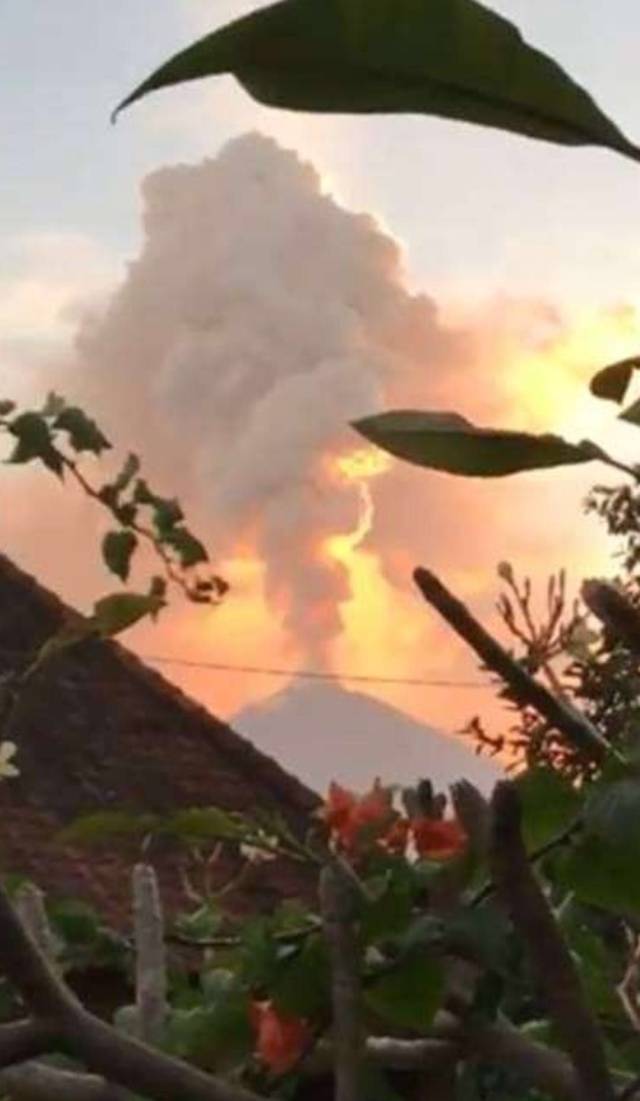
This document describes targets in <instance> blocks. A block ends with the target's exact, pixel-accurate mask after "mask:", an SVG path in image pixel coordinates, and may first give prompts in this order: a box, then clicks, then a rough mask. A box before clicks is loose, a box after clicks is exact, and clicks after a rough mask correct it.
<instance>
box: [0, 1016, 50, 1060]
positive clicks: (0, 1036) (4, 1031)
mask: <svg viewBox="0 0 640 1101" xmlns="http://www.w3.org/2000/svg"><path fill="white" fill-rule="evenodd" d="M54 1040H55V1033H54V1030H53V1029H52V1028H51V1026H50V1025H48V1024H47V1023H46V1022H45V1021H34V1020H25V1021H15V1022H11V1023H10V1024H6V1025H0V1067H10V1066H11V1065H12V1064H13V1063H23V1062H24V1061H25V1060H26V1059H33V1058H35V1056H36V1055H44V1054H46V1052H48V1051H51V1047H52V1043H53V1042H54Z"/></svg>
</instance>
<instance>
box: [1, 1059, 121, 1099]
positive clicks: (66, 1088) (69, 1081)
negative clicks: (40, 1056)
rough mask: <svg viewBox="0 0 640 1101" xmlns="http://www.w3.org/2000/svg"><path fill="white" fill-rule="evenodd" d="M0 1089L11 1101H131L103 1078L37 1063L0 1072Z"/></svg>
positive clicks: (118, 1088) (117, 1087) (25, 1064)
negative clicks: (7, 1094) (4, 1091)
mask: <svg viewBox="0 0 640 1101" xmlns="http://www.w3.org/2000/svg"><path fill="white" fill-rule="evenodd" d="M0 1088H2V1089H5V1090H8V1091H9V1092H10V1094H11V1098H12V1101H131V1094H130V1093H129V1092H128V1091H126V1090H122V1089H120V1087H119V1086H111V1085H109V1084H108V1083H107V1082H105V1081H104V1079H103V1078H96V1077H95V1076H94V1075H92V1074H76V1073H75V1072H74V1071H67V1070H59V1069H58V1068H57V1067H50V1066H48V1065H47V1064H46V1063H39V1062H33V1063H24V1064H23V1065H22V1066H20V1067H11V1069H9V1070H4V1071H2V1072H1V1073H0Z"/></svg>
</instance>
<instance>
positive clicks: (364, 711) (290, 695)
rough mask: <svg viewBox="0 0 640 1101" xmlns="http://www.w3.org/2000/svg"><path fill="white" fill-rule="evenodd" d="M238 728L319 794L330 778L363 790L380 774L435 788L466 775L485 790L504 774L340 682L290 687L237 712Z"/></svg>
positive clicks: (455, 741)
mask: <svg viewBox="0 0 640 1101" xmlns="http://www.w3.org/2000/svg"><path fill="white" fill-rule="evenodd" d="M233 726H234V728H235V729H236V730H237V731H238V732H239V733H240V734H242V735H244V736H245V737H246V738H248V739H249V740H250V741H252V742H253V744H254V745H255V746H256V748H258V749H259V750H261V752H263V753H266V754H268V755H269V756H271V757H274V758H275V759H276V760H277V761H278V763H279V764H281V765H282V766H283V767H284V768H286V769H287V770H288V771H289V772H292V773H293V774H294V775H295V776H297V777H298V778H299V779H300V780H302V781H303V783H305V784H307V785H309V787H311V788H313V789H315V791H317V792H320V793H324V792H325V791H326V789H327V787H328V785H329V783H330V781H331V780H338V781H339V782H340V783H342V784H343V785H345V786H346V787H350V788H353V789H354V790H357V791H363V790H365V789H367V788H368V787H370V785H371V783H372V782H373V781H374V780H375V779H376V777H380V779H381V780H382V781H383V783H386V784H404V785H408V784H415V783H416V782H417V781H418V780H419V779H429V780H431V781H432V783H433V784H434V786H435V787H436V788H437V789H438V790H446V788H447V787H448V785H449V784H451V783H452V782H453V781H455V780H460V779H462V778H464V779H467V780H470V781H471V782H472V783H473V784H475V785H476V787H478V788H479V789H480V790H481V791H483V792H485V793H488V792H490V791H491V789H492V787H493V785H494V784H495V783H496V781H497V780H498V779H499V777H500V774H501V770H500V768H499V767H498V765H497V764H496V762H495V761H490V760H488V759H487V758H485V757H478V756H476V755H475V754H474V753H473V750H472V749H471V748H470V747H469V746H467V745H466V744H465V743H464V742H463V741H462V740H461V739H456V738H454V737H453V736H451V735H447V734H443V733H441V732H440V731H438V730H435V729H434V728H433V727H430V726H427V725H425V724H422V723H419V722H417V721H416V720H415V719H412V718H411V717H410V716H409V715H406V714H404V712H402V711H399V710H398V709H397V708H395V707H391V706H390V705H389V704H387V703H383V702H381V701H380V700H377V699H374V698H373V697H372V696H368V695H365V694H364V693H362V692H352V691H348V690H347V689H346V688H342V687H336V686H335V685H327V684H316V683H312V684H309V683H303V682H298V683H296V684H293V685H289V686H288V687H287V688H285V689H284V690H283V691H281V692H278V693H276V694H275V695H273V696H270V697H269V698H268V699H267V700H264V701H261V702H260V703H259V704H255V705H252V706H250V707H246V708H244V709H243V710H242V711H240V712H238V714H237V715H235V717H234V718H233Z"/></svg>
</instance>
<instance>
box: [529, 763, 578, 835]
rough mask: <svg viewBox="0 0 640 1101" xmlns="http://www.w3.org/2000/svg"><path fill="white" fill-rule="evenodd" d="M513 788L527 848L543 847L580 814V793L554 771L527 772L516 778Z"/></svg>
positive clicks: (533, 770) (535, 770) (541, 769)
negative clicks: (519, 809)
mask: <svg viewBox="0 0 640 1101" xmlns="http://www.w3.org/2000/svg"><path fill="white" fill-rule="evenodd" d="M516 786H517V788H518V793H519V795H520V802H521V805H522V832H523V835H524V839H525V842H526V844H527V848H529V849H537V848H539V847H540V846H541V845H546V844H547V842H549V841H551V840H552V839H553V838H554V837H556V836H558V834H561V833H562V832H563V831H564V830H566V828H567V827H568V826H569V825H570V824H571V822H574V821H575V820H576V818H577V817H578V815H579V814H580V809H581V806H582V798H581V795H580V793H579V791H577V789H576V788H575V787H574V786H573V785H572V784H571V782H570V781H569V780H567V779H566V777H564V776H562V775H561V774H560V773H559V772H556V771H554V770H553V769H550V768H534V769H530V770H529V771H527V772H525V773H524V774H523V775H522V776H519V777H518V779H517V780H516Z"/></svg>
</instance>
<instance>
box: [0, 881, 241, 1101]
mask: <svg viewBox="0 0 640 1101" xmlns="http://www.w3.org/2000/svg"><path fill="white" fill-rule="evenodd" d="M0 969H1V970H2V971H3V972H4V974H5V975H6V977H7V979H8V980H9V982H10V983H11V984H12V986H13V987H14V988H15V990H16V991H17V992H18V993H19V994H20V995H21V996H22V998H23V1000H24V1002H25V1003H26V1004H27V1005H28V1006H29V1008H30V1009H31V1010H32V1011H33V1013H34V1014H35V1015H36V1017H39V1018H40V1019H41V1020H42V1021H43V1023H44V1024H45V1027H49V1028H50V1029H51V1030H52V1034H53V1036H54V1037H55V1038H56V1040H57V1041H58V1042H60V1043H64V1044H65V1047H66V1048H68V1050H69V1051H71V1052H73V1053H74V1054H75V1055H76V1056H77V1058H78V1059H80V1060H81V1061H82V1062H83V1063H84V1064H85V1065H86V1066H87V1067H88V1068H89V1069H90V1070H91V1071H92V1072H93V1073H96V1074H99V1075H102V1076H103V1077H104V1078H105V1079H107V1081H109V1082H115V1083H116V1084H117V1085H120V1086H122V1087H124V1088H125V1089H129V1090H131V1091H133V1092H135V1093H140V1094H142V1095H144V1096H148V1097H151V1098H155V1099H157V1101H185V1099H186V1098H188V1099H189V1101H258V1098H257V1096H256V1095H255V1094H253V1093H251V1092H250V1091H248V1090H245V1089H243V1088H242V1087H240V1086H236V1085H230V1084H229V1083H227V1082H224V1081H222V1080H221V1079H219V1078H214V1077H211V1076H209V1075H207V1074H204V1073H203V1072H202V1071H200V1070H197V1069H195V1068H194V1067H190V1066H188V1064H186V1063H183V1062H181V1061H180V1060H179V1059H174V1058H172V1057H170V1056H168V1055H165V1054H164V1053H162V1052H159V1051H155V1050H153V1049H151V1048H148V1047H145V1046H144V1045H143V1044H141V1043H139V1042H137V1041H135V1040H131V1039H128V1038H127V1037H126V1036H123V1035H121V1034H120V1033H118V1032H116V1030H115V1029H114V1028H112V1027H111V1026H110V1025H107V1024H105V1023H104V1022H103V1021H100V1020H98V1018H97V1017H94V1016H93V1015H92V1014H91V1013H89V1012H87V1010H85V1009H84V1008H83V1006H82V1005H81V1004H80V1002H79V1001H78V1000H77V998H76V997H75V995H74V994H72V993H71V991H70V990H69V989H68V988H67V987H66V986H65V985H64V983H63V982H62V980H61V979H60V978H59V977H58V976H57V975H56V974H55V973H54V972H53V971H52V970H51V968H50V967H49V965H48V963H47V961H46V960H45V958H44V956H43V955H42V953H41V952H40V950H39V949H38V948H37V947H36V945H35V944H34V943H33V941H32V940H31V938H30V937H29V935H28V933H26V932H25V930H24V929H23V927H22V925H21V923H20V920H19V919H18V917H17V915H16V914H15V912H14V910H13V907H12V905H11V903H10V901H9V899H8V897H7V894H6V892H5V891H4V889H3V888H1V887H0ZM54 1046H55V1045H54V1044H53V1043H52V1047H54Z"/></svg>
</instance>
